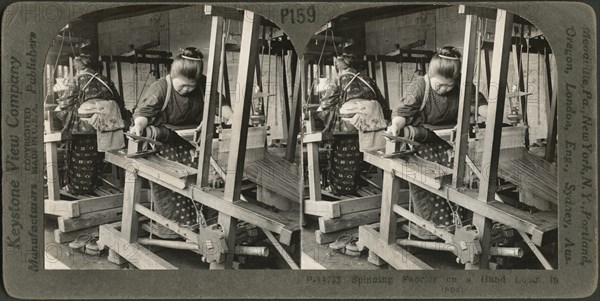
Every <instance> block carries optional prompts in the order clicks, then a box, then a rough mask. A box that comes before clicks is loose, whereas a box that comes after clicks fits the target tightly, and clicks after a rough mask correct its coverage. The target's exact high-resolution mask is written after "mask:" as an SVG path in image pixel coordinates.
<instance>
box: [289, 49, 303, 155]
mask: <svg viewBox="0 0 600 301" xmlns="http://www.w3.org/2000/svg"><path fill="white" fill-rule="evenodd" d="M293 57H294V56H292V69H293V70H294V71H295V72H296V73H295V81H294V85H293V87H294V89H293V92H292V93H293V97H292V102H293V105H292V113H291V114H290V115H291V119H290V123H289V126H288V141H287V146H286V153H285V158H286V160H288V161H290V162H294V159H295V158H296V146H297V145H296V144H297V142H298V138H297V137H298V133H299V132H300V118H301V116H302V102H303V100H304V99H305V98H304V97H303V96H302V95H303V93H302V90H304V89H305V88H304V87H305V84H306V82H304V81H303V80H302V79H303V78H304V76H303V74H304V71H303V70H304V69H305V68H297V66H296V62H294V61H293ZM298 63H299V64H300V66H305V64H304V62H303V60H300V61H299V62H298Z"/></svg>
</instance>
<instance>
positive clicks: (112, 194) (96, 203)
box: [46, 186, 150, 243]
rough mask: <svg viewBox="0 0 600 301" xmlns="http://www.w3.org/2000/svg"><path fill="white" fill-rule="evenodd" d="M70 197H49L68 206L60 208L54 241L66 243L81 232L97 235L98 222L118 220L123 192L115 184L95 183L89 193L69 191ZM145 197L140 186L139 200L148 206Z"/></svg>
mask: <svg viewBox="0 0 600 301" xmlns="http://www.w3.org/2000/svg"><path fill="white" fill-rule="evenodd" d="M63 193H64V192H63ZM63 193H61V194H63ZM70 197H73V198H75V200H73V201H62V200H61V201H50V202H55V203H56V205H59V206H61V207H63V208H68V210H60V212H61V215H59V216H58V229H55V230H54V240H55V242H56V243H68V242H71V241H74V240H75V239H77V237H79V236H81V235H85V234H88V235H91V236H98V226H99V225H103V224H108V223H113V222H117V221H120V220H121V215H122V213H123V193H122V192H119V191H118V190H117V189H115V188H112V187H109V186H106V187H99V188H97V189H96V190H95V191H94V193H93V194H87V195H77V196H75V195H70ZM149 201H150V194H149V190H143V194H142V198H141V203H142V204H146V205H148V206H149ZM59 202H60V203H59ZM47 203H48V202H46V204H47ZM47 209H49V208H47Z"/></svg>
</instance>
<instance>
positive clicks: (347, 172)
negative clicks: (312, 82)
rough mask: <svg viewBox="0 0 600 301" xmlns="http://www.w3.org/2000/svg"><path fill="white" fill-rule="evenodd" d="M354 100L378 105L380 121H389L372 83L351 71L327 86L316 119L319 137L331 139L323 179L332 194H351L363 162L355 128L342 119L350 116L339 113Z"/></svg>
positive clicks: (382, 100)
mask: <svg viewBox="0 0 600 301" xmlns="http://www.w3.org/2000/svg"><path fill="white" fill-rule="evenodd" d="M358 99H362V100H375V101H377V102H379V105H380V106H381V108H382V110H383V115H384V118H385V119H389V109H388V105H387V102H385V101H384V98H383V96H382V95H381V92H380V91H379V89H378V88H377V84H376V83H375V81H374V80H373V79H371V78H369V77H367V76H364V75H362V74H360V73H358V72H357V71H356V70H355V69H352V68H349V69H346V70H344V71H342V72H341V73H340V74H339V75H338V77H337V78H336V79H335V81H334V82H333V83H330V84H328V85H327V86H326V88H325V93H324V96H323V97H322V98H321V100H320V101H321V108H322V109H323V111H322V112H320V113H319V115H318V118H319V119H321V120H322V121H323V123H324V124H325V129H324V130H323V136H324V139H328V140H332V141H331V148H332V150H331V153H330V156H329V162H328V163H329V167H328V171H327V177H326V179H327V182H328V183H329V187H330V189H331V191H332V193H333V194H335V195H345V194H353V193H354V192H355V191H356V189H357V188H358V180H359V175H360V165H361V164H362V162H363V160H362V153H361V152H360V145H359V139H358V129H357V128H356V127H354V126H353V125H352V124H351V123H350V122H348V121H346V120H344V119H343V118H344V117H352V116H344V114H341V113H340V108H341V107H342V106H343V105H344V104H345V103H346V102H349V101H351V100H358ZM376 122H381V120H377V121H376ZM384 123H387V122H385V121H384Z"/></svg>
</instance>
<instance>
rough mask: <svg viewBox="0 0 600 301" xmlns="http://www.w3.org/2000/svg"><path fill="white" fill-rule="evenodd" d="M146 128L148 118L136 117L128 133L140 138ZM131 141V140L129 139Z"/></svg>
mask: <svg viewBox="0 0 600 301" xmlns="http://www.w3.org/2000/svg"><path fill="white" fill-rule="evenodd" d="M147 126H148V118H146V117H141V116H140V117H136V118H135V120H134V124H133V126H132V127H131V128H129V132H130V133H132V134H134V135H136V136H142V134H143V133H144V130H145V129H146V127H147ZM130 139H131V138H130Z"/></svg>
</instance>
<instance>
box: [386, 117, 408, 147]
mask: <svg viewBox="0 0 600 301" xmlns="http://www.w3.org/2000/svg"><path fill="white" fill-rule="evenodd" d="M405 125H406V118H404V117H400V116H396V117H394V118H393V119H392V124H391V125H390V126H388V128H387V130H386V131H385V133H386V134H388V135H391V136H398V134H399V133H400V131H402V129H403V128H404V126H405ZM385 139H386V140H388V141H389V140H390V139H389V138H387V137H386V138H385Z"/></svg>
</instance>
